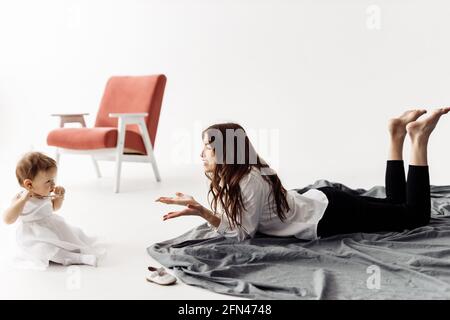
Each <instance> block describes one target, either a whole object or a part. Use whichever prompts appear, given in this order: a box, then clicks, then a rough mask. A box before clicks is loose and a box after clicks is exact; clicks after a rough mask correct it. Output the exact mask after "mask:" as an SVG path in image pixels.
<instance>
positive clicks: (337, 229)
mask: <svg viewBox="0 0 450 320" xmlns="http://www.w3.org/2000/svg"><path fill="white" fill-rule="evenodd" d="M317 189H318V190H321V191H322V192H324V193H325V194H326V196H327V198H328V201H329V203H328V206H327V209H326V210H325V213H324V216H323V217H322V219H321V220H320V221H319V224H318V226H317V235H318V236H319V237H327V236H332V235H335V234H344V233H354V232H382V231H403V230H405V229H414V228H418V227H420V226H424V225H427V224H428V223H429V221H430V214H431V199H430V177H429V172H428V166H414V165H410V166H409V171H408V182H406V179H405V169H404V165H403V160H388V161H387V166H386V198H385V199H380V198H373V197H366V196H361V195H353V194H349V193H347V192H344V191H342V190H339V189H336V188H333V187H322V188H317Z"/></svg>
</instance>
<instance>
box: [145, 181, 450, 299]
mask: <svg viewBox="0 0 450 320" xmlns="http://www.w3.org/2000/svg"><path fill="white" fill-rule="evenodd" d="M322 186H334V187H336V188H340V189H342V190H345V191H347V192H350V193H355V194H362V195H366V196H372V197H384V196H385V193H384V188H383V187H378V186H377V187H373V188H371V189H370V190H364V189H350V188H348V187H346V186H344V185H342V184H339V183H332V182H329V181H326V180H319V181H316V182H315V183H314V184H312V185H309V186H307V187H305V188H303V189H298V190H299V191H300V192H304V191H306V190H308V189H310V188H318V187H322ZM431 198H432V199H431V201H432V219H431V223H430V224H429V225H428V226H425V227H421V228H417V229H414V230H409V231H408V230H405V231H403V232H384V233H377V234H369V233H353V234H347V235H338V236H333V237H329V238H324V239H319V240H313V241H303V240H299V239H296V238H294V237H290V238H277V237H268V236H265V235H261V234H257V235H256V237H255V238H253V239H249V240H246V241H243V242H240V243H238V242H236V241H233V240H231V239H226V238H223V237H221V236H218V235H217V233H215V232H214V231H212V230H211V229H210V228H209V227H208V226H207V225H206V224H202V225H200V226H198V227H196V228H194V229H192V230H190V231H189V232H187V233H185V234H183V235H181V236H179V237H177V238H175V239H172V240H168V241H165V242H162V243H156V244H153V245H152V246H150V247H149V248H148V249H147V251H148V253H149V254H150V256H152V257H153V258H154V259H156V260H157V261H159V262H160V263H161V264H162V265H164V266H165V267H168V268H173V270H174V273H175V275H176V276H178V277H179V278H180V279H181V280H182V281H183V282H185V283H187V284H189V285H194V286H199V287H202V288H205V289H208V290H211V291H214V292H218V293H222V294H229V295H234V296H240V297H245V298H250V299H450V186H431Z"/></svg>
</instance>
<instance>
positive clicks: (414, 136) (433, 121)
mask: <svg viewBox="0 0 450 320" xmlns="http://www.w3.org/2000/svg"><path fill="white" fill-rule="evenodd" d="M449 111H450V107H445V108H439V109H436V110H433V112H432V113H431V115H430V116H429V117H427V118H425V119H423V120H417V121H413V122H410V123H408V124H407V125H406V130H407V132H408V135H409V137H410V138H411V141H412V142H413V143H414V142H425V143H426V142H428V138H429V137H430V134H431V132H433V130H434V128H435V127H436V125H437V123H438V121H439V119H440V117H441V116H442V115H444V114H446V113H448V112H449Z"/></svg>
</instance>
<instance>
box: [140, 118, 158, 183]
mask: <svg viewBox="0 0 450 320" xmlns="http://www.w3.org/2000/svg"><path fill="white" fill-rule="evenodd" d="M139 129H140V130H141V136H142V139H143V140H144V145H145V149H146V151H147V155H148V157H149V159H150V163H151V164H152V167H153V173H154V174H155V178H156V181H157V182H160V181H161V176H160V175H159V170H158V165H157V164H156V159H155V155H154V153H153V148H152V144H151V142H150V137H149V136H148V131H147V128H146V126H145V122H144V120H141V121H139Z"/></svg>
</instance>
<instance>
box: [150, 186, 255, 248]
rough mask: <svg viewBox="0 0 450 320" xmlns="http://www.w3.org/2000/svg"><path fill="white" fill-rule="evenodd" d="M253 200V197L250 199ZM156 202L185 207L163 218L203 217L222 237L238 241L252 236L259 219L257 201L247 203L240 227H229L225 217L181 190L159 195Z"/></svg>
mask: <svg viewBox="0 0 450 320" xmlns="http://www.w3.org/2000/svg"><path fill="white" fill-rule="evenodd" d="M250 200H255V199H250ZM156 201H157V202H162V203H166V204H177V205H183V206H186V207H187V208H186V209H184V210H180V211H172V212H169V213H167V214H165V215H164V216H163V220H164V221H165V220H168V219H173V218H177V217H181V216H200V217H202V218H203V219H205V220H206V221H207V222H208V223H209V225H210V226H212V227H213V228H214V229H215V231H216V232H218V233H219V234H221V235H222V236H224V237H231V238H237V239H238V240H239V241H242V240H245V239H247V238H251V237H253V235H254V234H255V232H256V228H257V226H258V221H259V210H257V208H256V206H257V204H258V201H253V203H247V206H248V209H250V210H247V211H246V212H245V213H244V215H243V221H242V226H241V227H234V228H233V227H231V226H230V224H229V222H228V219H227V218H226V217H221V216H220V215H218V214H216V213H214V212H213V211H211V210H209V209H207V208H205V207H203V206H202V205H201V204H199V203H198V202H197V201H195V199H194V198H193V197H192V196H188V195H185V194H183V193H181V192H177V193H176V197H174V198H171V197H160V198H158V199H156Z"/></svg>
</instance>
